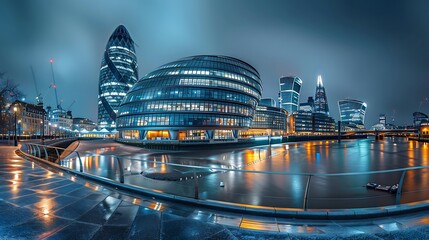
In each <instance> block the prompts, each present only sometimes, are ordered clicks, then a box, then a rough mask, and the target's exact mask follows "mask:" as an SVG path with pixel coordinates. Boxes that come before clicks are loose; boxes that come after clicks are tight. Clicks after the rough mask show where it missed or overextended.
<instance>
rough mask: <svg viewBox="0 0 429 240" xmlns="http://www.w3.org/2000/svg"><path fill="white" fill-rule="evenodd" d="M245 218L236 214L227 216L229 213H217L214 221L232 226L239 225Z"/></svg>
mask: <svg viewBox="0 0 429 240" xmlns="http://www.w3.org/2000/svg"><path fill="white" fill-rule="evenodd" d="M242 219H243V218H241V217H236V216H227V215H221V214H219V215H216V218H215V220H214V223H218V224H222V225H226V226H231V227H239V226H240V223H241V220H242Z"/></svg>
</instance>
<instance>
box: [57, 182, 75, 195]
mask: <svg viewBox="0 0 429 240" xmlns="http://www.w3.org/2000/svg"><path fill="white" fill-rule="evenodd" d="M81 187H82V185H80V184H77V183H70V184H67V185H64V186H61V187H59V188H55V189H52V190H53V191H54V192H55V193H57V194H66V193H69V192H72V191H75V190H77V189H79V188H81Z"/></svg>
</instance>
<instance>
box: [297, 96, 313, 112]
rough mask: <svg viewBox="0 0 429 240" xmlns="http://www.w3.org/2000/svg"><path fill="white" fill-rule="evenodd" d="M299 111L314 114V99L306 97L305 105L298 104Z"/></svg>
mask: <svg viewBox="0 0 429 240" xmlns="http://www.w3.org/2000/svg"><path fill="white" fill-rule="evenodd" d="M299 110H302V111H305V112H314V99H313V97H308V99H307V102H306V103H300V104H299Z"/></svg>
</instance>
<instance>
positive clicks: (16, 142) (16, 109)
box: [13, 107, 18, 146]
mask: <svg viewBox="0 0 429 240" xmlns="http://www.w3.org/2000/svg"><path fill="white" fill-rule="evenodd" d="M16 111H18V108H17V107H13V112H14V114H15V139H14V146H18V139H17V136H16Z"/></svg>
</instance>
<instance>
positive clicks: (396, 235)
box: [375, 230, 429, 240]
mask: <svg viewBox="0 0 429 240" xmlns="http://www.w3.org/2000/svg"><path fill="white" fill-rule="evenodd" d="M375 235H376V236H377V237H379V238H381V239H386V240H392V239H394V240H402V239H403V240H411V239H413V240H414V239H415V240H419V239H429V235H427V234H425V233H423V232H420V231H416V230H404V231H392V232H386V233H382V234H381V233H380V234H375Z"/></svg>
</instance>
